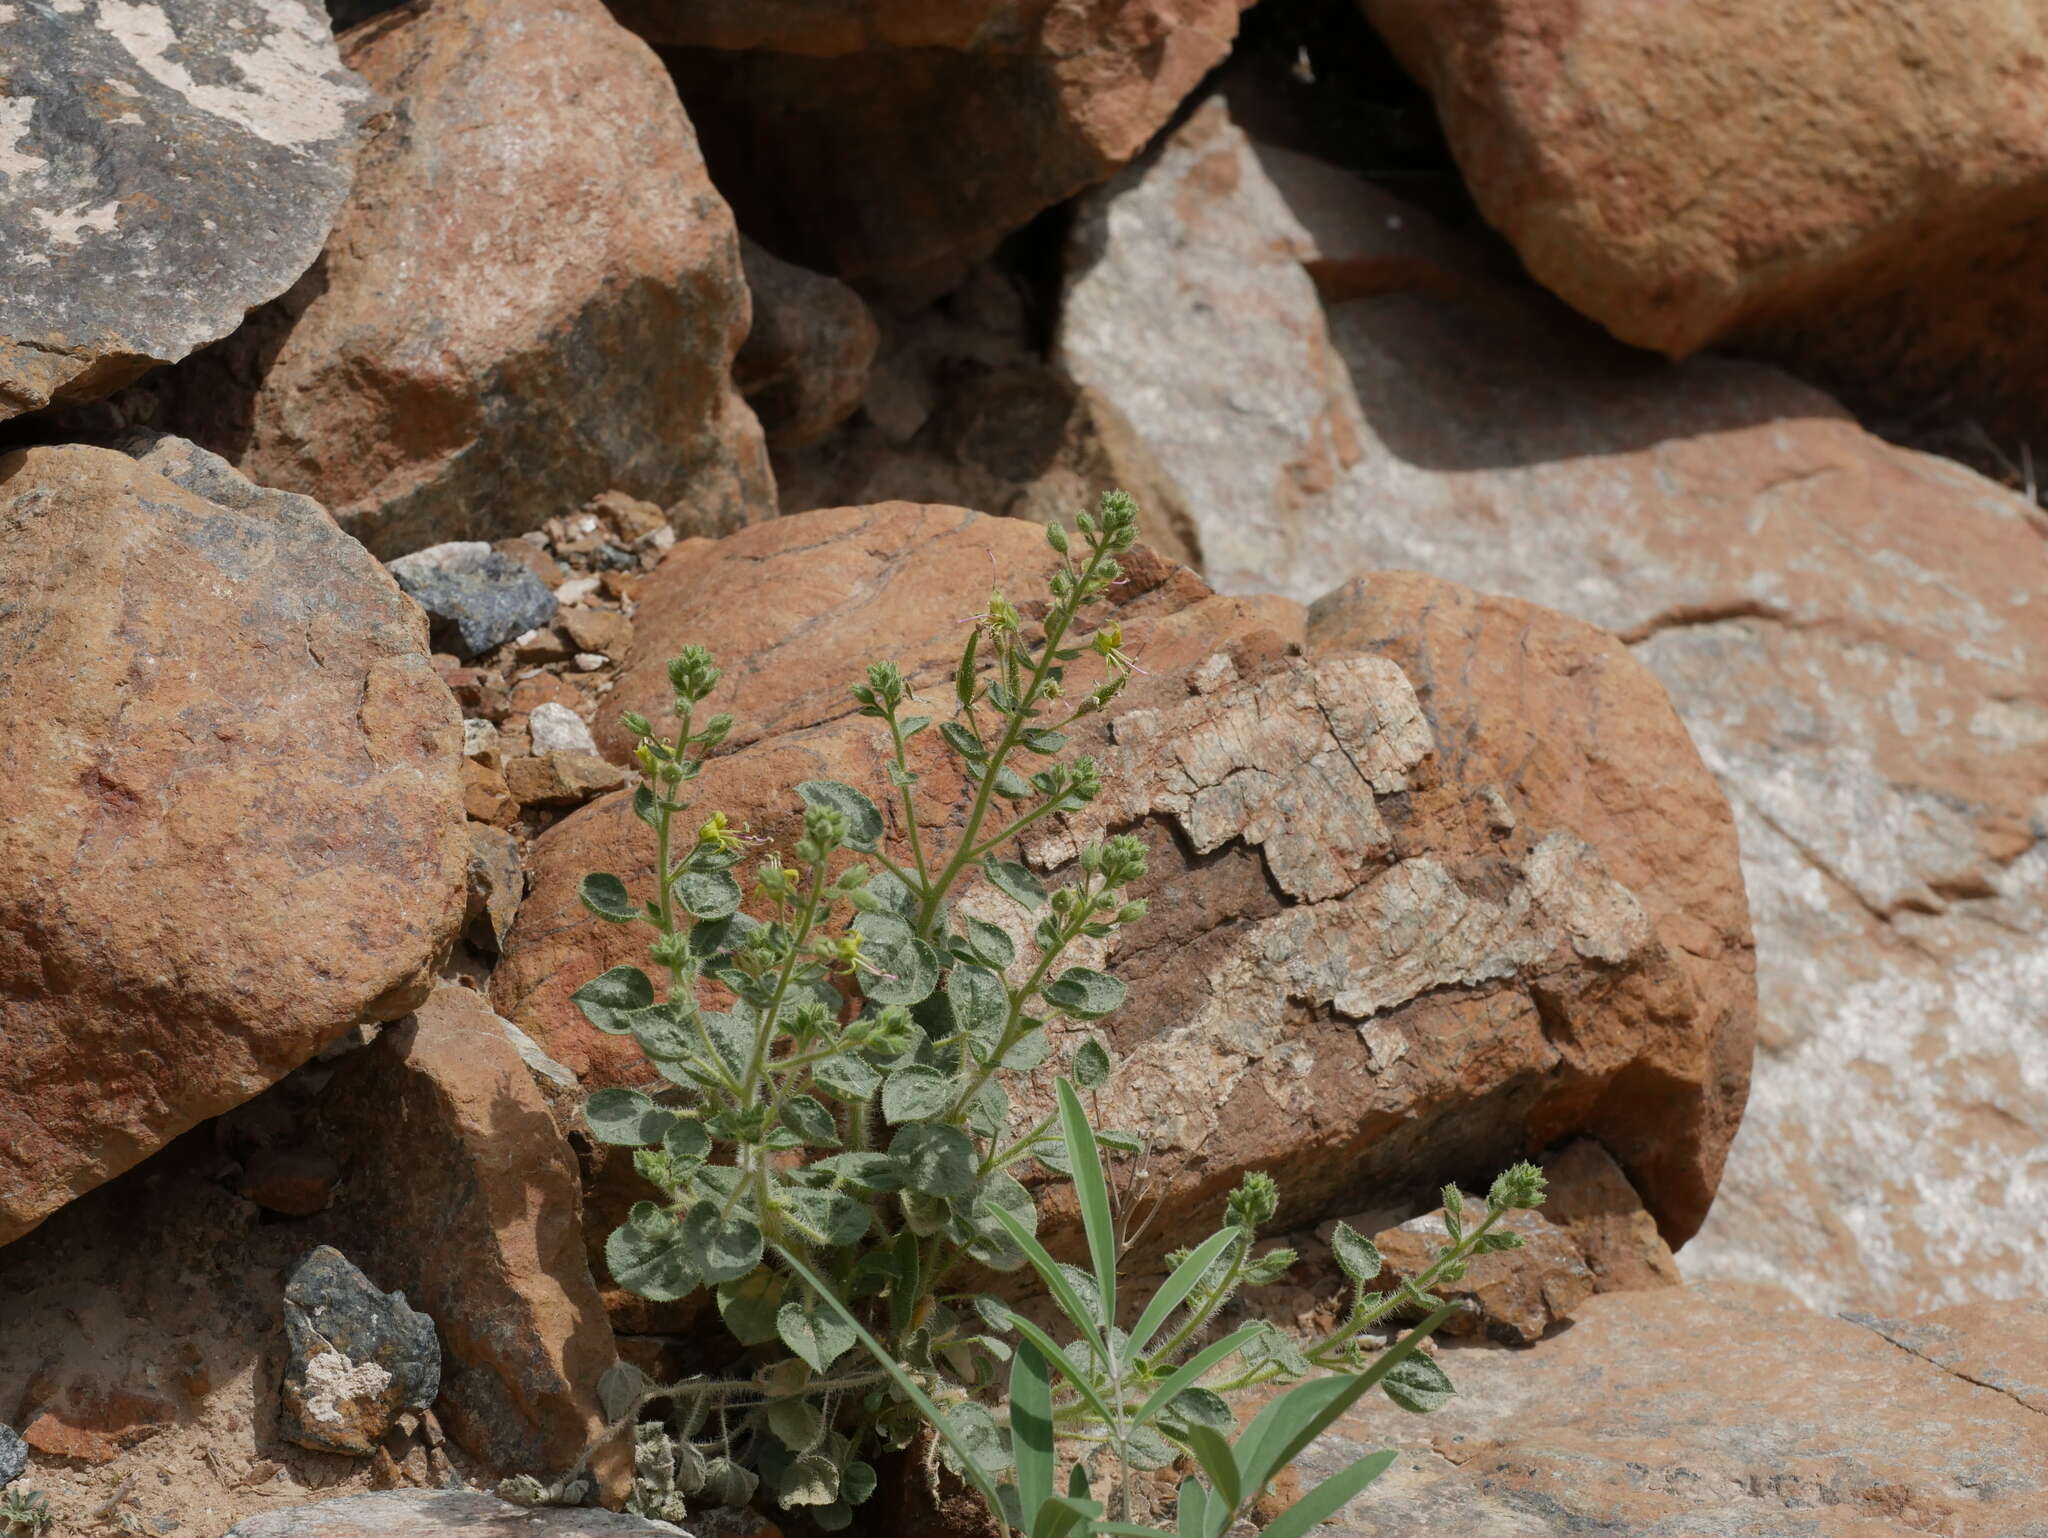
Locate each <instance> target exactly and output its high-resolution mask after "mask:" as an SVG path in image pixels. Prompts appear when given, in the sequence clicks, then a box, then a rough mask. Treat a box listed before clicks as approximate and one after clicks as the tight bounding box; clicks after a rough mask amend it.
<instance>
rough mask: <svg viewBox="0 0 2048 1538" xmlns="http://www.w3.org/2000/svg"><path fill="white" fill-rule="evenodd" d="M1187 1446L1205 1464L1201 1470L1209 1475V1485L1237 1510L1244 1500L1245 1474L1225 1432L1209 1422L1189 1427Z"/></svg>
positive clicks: (1226, 1503) (1196, 1459)
mask: <svg viewBox="0 0 2048 1538" xmlns="http://www.w3.org/2000/svg"><path fill="white" fill-rule="evenodd" d="M1188 1446H1189V1448H1191V1449H1192V1450H1193V1452H1194V1455H1195V1461H1196V1462H1197V1463H1199V1464H1201V1465H1202V1472H1203V1473H1204V1474H1207V1475H1208V1476H1209V1485H1210V1487H1211V1488H1212V1489H1213V1490H1215V1492H1216V1494H1217V1495H1218V1496H1220V1497H1221V1498H1222V1500H1223V1504H1224V1506H1225V1507H1227V1508H1228V1509H1229V1510H1231V1511H1235V1510H1237V1509H1238V1507H1240V1506H1241V1505H1243V1504H1244V1476H1243V1473H1242V1472H1241V1471H1240V1470H1239V1469H1238V1466H1237V1456H1236V1454H1235V1453H1233V1452H1232V1451H1231V1447H1230V1444H1229V1443H1228V1442H1226V1441H1224V1440H1223V1438H1222V1436H1221V1435H1219V1434H1218V1433H1217V1432H1215V1431H1213V1430H1211V1429H1210V1428H1209V1427H1207V1426H1191V1427H1189V1428H1188Z"/></svg>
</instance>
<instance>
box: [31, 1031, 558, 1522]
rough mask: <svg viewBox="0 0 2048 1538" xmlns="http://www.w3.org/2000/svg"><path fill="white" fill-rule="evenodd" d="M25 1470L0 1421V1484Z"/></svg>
mask: <svg viewBox="0 0 2048 1538" xmlns="http://www.w3.org/2000/svg"><path fill="white" fill-rule="evenodd" d="M535 1050H536V1051H537V1050H539V1049H538V1048H536V1049H535ZM27 1472H28V1443H26V1442H24V1441H22V1439H21V1434H20V1433H19V1432H17V1431H16V1430H15V1429H14V1428H13V1427H12V1426H10V1425H8V1424H7V1423H6V1422H5V1421H0V1486H4V1485H11V1484H13V1483H14V1481H15V1480H17V1479H19V1478H21V1476H22V1475H23V1474H25V1473H27Z"/></svg>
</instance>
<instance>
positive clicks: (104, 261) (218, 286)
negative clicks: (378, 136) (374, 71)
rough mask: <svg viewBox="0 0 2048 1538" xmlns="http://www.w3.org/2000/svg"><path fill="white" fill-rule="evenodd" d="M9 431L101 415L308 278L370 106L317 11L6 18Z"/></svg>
mask: <svg viewBox="0 0 2048 1538" xmlns="http://www.w3.org/2000/svg"><path fill="white" fill-rule="evenodd" d="M0 60H4V61H5V90H4V93H0V419H4V418H7V417H13V416H18V415H20V414H21V413H22V412H25V411H35V410H38V409H40V408H42V407H44V406H48V405H50V404H52V403H53V402H56V403H59V404H68V403H73V402H80V401H88V400H94V399H97V398H98V397H100V396H103V395H106V394H108V393H110V392H111V391H113V390H117V389H119V388H120V387H121V386H122V385H124V384H127V383H128V382H129V381H130V380H132V379H134V378H135V377H136V376H138V375H139V374H141V373H142V372H144V371H145V370H146V369H148V368H149V367H151V366H152V365H153V364H157V363H164V362H170V361H174V360H176V359H179V358H182V357H184V356H185V355H186V354H188V353H190V352H192V351H193V350H194V349H196V348H198V347H201V346H203V345H205V344H206V343H208V342H212V341H215V340H217V339H219V338H221V337H223V336H226V335H227V334H228V333H229V332H231V331H233V330H234V329H235V328H236V326H238V325H239V324H240V323H241V320H242V317H243V315H244V314H245V313H246V312H247V311H248V310H249V309H250V308H251V307H252V306H255V305H259V304H263V303H266V302H267V301H269V300H271V299H274V298H276V297H277V296H278V295H279V294H281V293H283V292H284V290H285V289H287V288H289V287H290V286H291V285H292V283H293V282H295V281H296V280H297V279H298V277H299V276H300V274H302V273H304V272H305V271H306V269H307V268H308V267H310V266H311V265H312V263H313V261H314V259H315V258H316V257H317V256H318V255H319V253H320V248H321V245H322V244H323V243H324V242H325V241H326V239H327V233H328V230H329V229H330V228H331V227H332V225H333V223H334V219H335V215H336V214H337V213H338V212H339V211H340V208H341V204H342V201H343V199H344V198H346V197H347V195H348V190H349V183H350V180H351V178H352V175H353V169H354V158H355V141H356V135H357V130H358V128H359V127H360V126H361V123H362V120H363V118H364V116H365V114H366V109H367V106H368V104H369V102H370V100H371V98H370V93H369V89H368V87H366V86H365V85H364V84H363V82H362V80H361V79H359V78H358V77H357V76H355V75H353V74H351V73H350V72H349V71H347V70H345V69H343V68H342V66H341V61H340V56H339V55H338V54H337V52H336V51H335V46H334V38H333V35H332V33H331V32H330V31H329V29H328V22H327V15H326V11H325V9H324V8H323V7H322V6H321V4H320V3H319V0H262V3H258V0H164V3H162V4H155V5H120V6H115V5H97V6H95V5H51V4H15V5H8V6H4V7H0Z"/></svg>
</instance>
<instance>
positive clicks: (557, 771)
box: [505, 748, 626, 806]
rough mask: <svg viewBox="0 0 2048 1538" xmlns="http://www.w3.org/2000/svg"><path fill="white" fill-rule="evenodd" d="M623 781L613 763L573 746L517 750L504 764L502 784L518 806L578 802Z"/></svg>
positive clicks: (618, 768)
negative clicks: (542, 750)
mask: <svg viewBox="0 0 2048 1538" xmlns="http://www.w3.org/2000/svg"><path fill="white" fill-rule="evenodd" d="M625 783H626V771H625V770H623V769H621V768H620V767H619V766H618V765H617V764H613V763H607V762H606V761H605V760H604V759H601V758H599V757H598V756H597V755H596V754H595V753H579V752H577V751H576V750H575V749H573V748H570V749H564V750H559V751H557V752H553V753H541V754H531V753H528V754H521V755H520V756H519V757H518V758H515V759H513V760H511V761H510V762H509V763H507V764H506V765H505V784H506V785H507V786H508V787H509V788H510V789H511V792H512V798H513V799H514V800H515V801H517V802H518V803H519V804H520V805H521V806H578V805H580V804H582V803H583V802H585V801H588V800H589V799H590V798H591V797H592V796H600V795H603V794H604V793H605V792H606V791H608V790H617V789H618V788H619V787H620V786H621V785H623V784H625Z"/></svg>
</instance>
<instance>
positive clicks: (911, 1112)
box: [882, 1063, 955, 1125]
mask: <svg viewBox="0 0 2048 1538" xmlns="http://www.w3.org/2000/svg"><path fill="white" fill-rule="evenodd" d="M954 1093H955V1085H954V1083H953V1081H952V1079H951V1078H949V1077H948V1076H947V1075H945V1074H943V1073H940V1072H939V1070H938V1069H936V1068H927V1067H925V1066H924V1065H923V1064H920V1063H912V1064H911V1065H910V1066H909V1067H907V1068H899V1069H897V1070H896V1071H895V1072H894V1073H892V1074H890V1075H889V1077H888V1079H887V1080H886V1081H885V1082H884V1083H883V1085H882V1115H883V1116H884V1117H885V1118H887V1120H888V1121H889V1122H890V1123H891V1125H894V1124H896V1123H899V1122H906V1121H912V1122H914V1121H923V1120H925V1119H926V1118H928V1117H932V1116H943V1115H944V1114H945V1113H946V1112H947V1111H948V1110H950V1109H951V1108H952V1105H953V1095H954Z"/></svg>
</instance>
